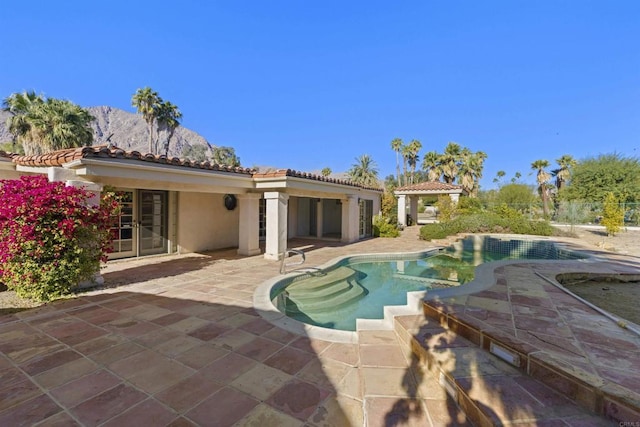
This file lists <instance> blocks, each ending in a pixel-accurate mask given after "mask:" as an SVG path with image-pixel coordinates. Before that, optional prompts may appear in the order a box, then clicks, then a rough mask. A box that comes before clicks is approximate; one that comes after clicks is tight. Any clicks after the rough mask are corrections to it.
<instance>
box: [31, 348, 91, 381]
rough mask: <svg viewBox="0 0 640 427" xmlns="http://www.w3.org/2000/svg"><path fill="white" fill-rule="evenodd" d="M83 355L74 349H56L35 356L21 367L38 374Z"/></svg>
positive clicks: (32, 373)
mask: <svg viewBox="0 0 640 427" xmlns="http://www.w3.org/2000/svg"><path fill="white" fill-rule="evenodd" d="M81 357H82V355H80V354H79V353H77V352H75V351H73V350H69V349H64V350H61V351H56V352H55V353H48V354H44V355H40V356H38V357H35V358H33V359H31V360H29V361H28V362H26V363H23V364H21V365H20V368H22V369H23V370H24V371H25V372H26V373H27V374H29V375H37V374H39V373H41V372H45V371H48V370H49V369H53V368H56V367H58V366H62V365H64V364H65V363H67V362H71V361H73V360H77V359H80V358H81Z"/></svg>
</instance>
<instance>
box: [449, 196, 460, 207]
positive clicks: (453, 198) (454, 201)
mask: <svg viewBox="0 0 640 427" xmlns="http://www.w3.org/2000/svg"><path fill="white" fill-rule="evenodd" d="M449 197H450V198H451V201H452V202H453V204H454V205H457V204H458V199H460V194H457V193H451V194H449Z"/></svg>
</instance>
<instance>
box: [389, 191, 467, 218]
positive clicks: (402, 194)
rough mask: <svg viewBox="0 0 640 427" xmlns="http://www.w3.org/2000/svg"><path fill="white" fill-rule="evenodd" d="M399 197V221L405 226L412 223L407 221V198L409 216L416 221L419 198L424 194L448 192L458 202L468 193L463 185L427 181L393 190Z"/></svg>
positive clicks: (431, 194) (454, 201)
mask: <svg viewBox="0 0 640 427" xmlns="http://www.w3.org/2000/svg"><path fill="white" fill-rule="evenodd" d="M393 193H394V194H395V196H396V197H397V198H398V223H399V224H402V225H403V226H407V225H412V224H408V222H409V221H407V219H408V217H407V199H408V201H409V203H408V206H409V213H408V215H409V217H410V218H413V221H414V223H416V222H415V221H417V219H418V199H419V198H420V197H423V196H439V195H441V194H448V195H449V197H451V200H452V201H453V203H458V199H459V198H460V195H461V194H465V195H466V194H468V193H467V191H466V190H465V189H464V188H463V187H462V186H461V185H455V184H447V183H445V182H440V181H427V182H420V183H418V184H412V185H405V186H404V187H399V188H396V190H395V191H394V192H393Z"/></svg>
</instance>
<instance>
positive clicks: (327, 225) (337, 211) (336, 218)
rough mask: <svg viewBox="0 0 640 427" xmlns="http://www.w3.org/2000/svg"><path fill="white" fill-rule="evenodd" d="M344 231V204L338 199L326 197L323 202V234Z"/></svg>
mask: <svg viewBox="0 0 640 427" xmlns="http://www.w3.org/2000/svg"><path fill="white" fill-rule="evenodd" d="M341 233H342V204H341V203H338V200H336V199H325V200H323V203H322V234H323V235H327V234H338V235H339V234H341Z"/></svg>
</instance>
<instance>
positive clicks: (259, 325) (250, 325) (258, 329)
mask: <svg viewBox="0 0 640 427" xmlns="http://www.w3.org/2000/svg"><path fill="white" fill-rule="evenodd" d="M252 317H253V320H251V321H249V322H247V323H245V324H243V325H242V326H240V329H242V330H243V331H247V332H251V333H252V334H255V335H262V334H264V333H265V332H267V331H270V330H271V329H273V325H272V324H271V323H269V322H267V321H266V320H264V319H263V318H262V317H255V316H252Z"/></svg>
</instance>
